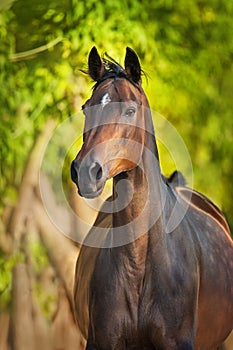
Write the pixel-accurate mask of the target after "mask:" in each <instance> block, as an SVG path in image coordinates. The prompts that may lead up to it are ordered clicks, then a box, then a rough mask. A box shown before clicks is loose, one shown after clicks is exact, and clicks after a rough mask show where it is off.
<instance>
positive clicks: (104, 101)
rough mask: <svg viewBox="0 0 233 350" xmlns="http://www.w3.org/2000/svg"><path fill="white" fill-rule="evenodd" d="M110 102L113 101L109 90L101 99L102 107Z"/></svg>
mask: <svg viewBox="0 0 233 350" xmlns="http://www.w3.org/2000/svg"><path fill="white" fill-rule="evenodd" d="M109 102H111V99H110V97H109V94H108V92H107V93H106V94H105V95H104V96H103V97H102V99H101V105H102V107H103V108H104V106H106V105H107V104H108V103H109Z"/></svg>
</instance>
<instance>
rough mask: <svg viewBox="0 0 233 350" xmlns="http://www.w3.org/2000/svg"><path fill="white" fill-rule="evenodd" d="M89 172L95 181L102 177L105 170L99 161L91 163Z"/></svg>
mask: <svg viewBox="0 0 233 350" xmlns="http://www.w3.org/2000/svg"><path fill="white" fill-rule="evenodd" d="M89 172H90V177H91V179H92V180H94V181H99V180H100V179H101V178H102V175H103V170H102V167H101V165H100V164H99V163H97V162H95V163H94V164H93V165H91V167H90V170H89Z"/></svg>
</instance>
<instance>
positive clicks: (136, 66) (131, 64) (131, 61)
mask: <svg viewBox="0 0 233 350" xmlns="http://www.w3.org/2000/svg"><path fill="white" fill-rule="evenodd" d="M125 70H126V73H127V75H128V77H129V78H130V79H131V80H133V81H134V82H135V83H136V84H140V83H141V66H140V62H139V59H138V56H137V54H136V52H134V50H132V49H130V48H129V47H127V48H126V55H125Z"/></svg>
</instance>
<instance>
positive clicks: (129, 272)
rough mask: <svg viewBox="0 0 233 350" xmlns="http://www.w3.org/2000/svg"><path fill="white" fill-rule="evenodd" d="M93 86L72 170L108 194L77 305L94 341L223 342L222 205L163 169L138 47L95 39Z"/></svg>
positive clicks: (83, 261)
mask: <svg viewBox="0 0 233 350" xmlns="http://www.w3.org/2000/svg"><path fill="white" fill-rule="evenodd" d="M88 74H89V76H90V77H91V78H92V80H94V82H95V85H94V88H93V92H92V96H91V98H90V99H89V100H87V101H86V103H85V104H84V105H83V107H82V110H83V112H84V115H85V125H84V133H83V145H82V148H81V150H80V151H79V153H78V154H77V156H76V158H75V159H74V160H73V161H72V164H71V178H72V180H73V182H74V183H75V184H76V186H77V189H78V192H79V194H80V195H81V196H83V197H86V198H95V197H97V196H99V195H100V194H101V192H102V191H103V189H104V187H105V183H106V181H107V180H108V179H110V178H112V179H113V180H112V181H113V184H112V196H111V197H110V198H108V199H107V200H106V201H105V202H104V203H103V206H102V208H101V209H100V212H99V214H98V216H97V219H96V221H95V223H94V225H93V227H92V228H91V230H90V232H89V233H88V234H87V236H86V238H85V239H84V242H83V244H82V247H81V251H80V254H79V256H78V259H77V264H76V271H75V282H74V305H75V314H76V318H77V322H78V325H79V328H80V330H81V332H82V334H83V335H84V337H85V338H86V340H87V344H86V349H88V350H91V349H92V350H113V349H114V350H115V349H117V350H123V349H124V350H125V349H127V350H131V349H132V350H133V349H138V350H142V349H144V350H150V349H151V350H152V349H156V350H176V349H177V350H193V349H195V350H198V349H199V350H216V349H218V348H219V347H220V346H221V344H222V343H223V341H224V340H225V339H226V337H227V336H228V334H229V333H230V332H231V330H232V328H233V241H232V238H231V234H230V230H229V227H228V224H227V221H226V219H225V217H224V216H223V214H222V212H221V211H220V210H219V209H218V208H217V207H216V206H215V205H214V204H213V203H212V202H211V201H210V200H209V199H208V198H206V197H205V196H204V195H203V194H201V193H199V192H197V191H195V190H193V189H191V188H189V187H187V185H186V183H185V179H184V177H183V175H182V174H181V173H180V172H179V171H175V173H174V174H173V175H172V176H171V177H170V178H166V177H165V176H163V175H162V173H161V168H160V162H159V154H158V149H157V144H156V136H155V132H154V129H153V122H152V115H151V110H150V107H149V102H148V100H147V97H146V95H145V93H144V91H143V89H142V74H143V71H142V69H141V65H140V62H139V58H138V56H137V54H136V53H135V52H134V51H133V50H132V49H131V48H128V47H127V48H126V55H125V60H124V68H123V66H121V65H120V64H118V63H117V62H116V61H115V60H113V59H111V58H110V57H109V56H107V57H106V56H105V57H103V58H101V57H100V55H99V53H98V50H97V49H96V47H93V48H92V50H91V51H90V53H89V57H88Z"/></svg>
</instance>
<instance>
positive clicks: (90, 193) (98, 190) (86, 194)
mask: <svg viewBox="0 0 233 350" xmlns="http://www.w3.org/2000/svg"><path fill="white" fill-rule="evenodd" d="M105 183H106V180H105V181H103V182H102V183H101V184H100V185H99V186H97V188H96V190H95V191H91V190H90V191H83V190H81V189H80V187H79V186H78V185H77V188H78V194H79V195H80V196H81V197H84V198H87V199H94V198H96V197H98V196H100V195H101V193H102V192H103V189H104V186H105Z"/></svg>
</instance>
